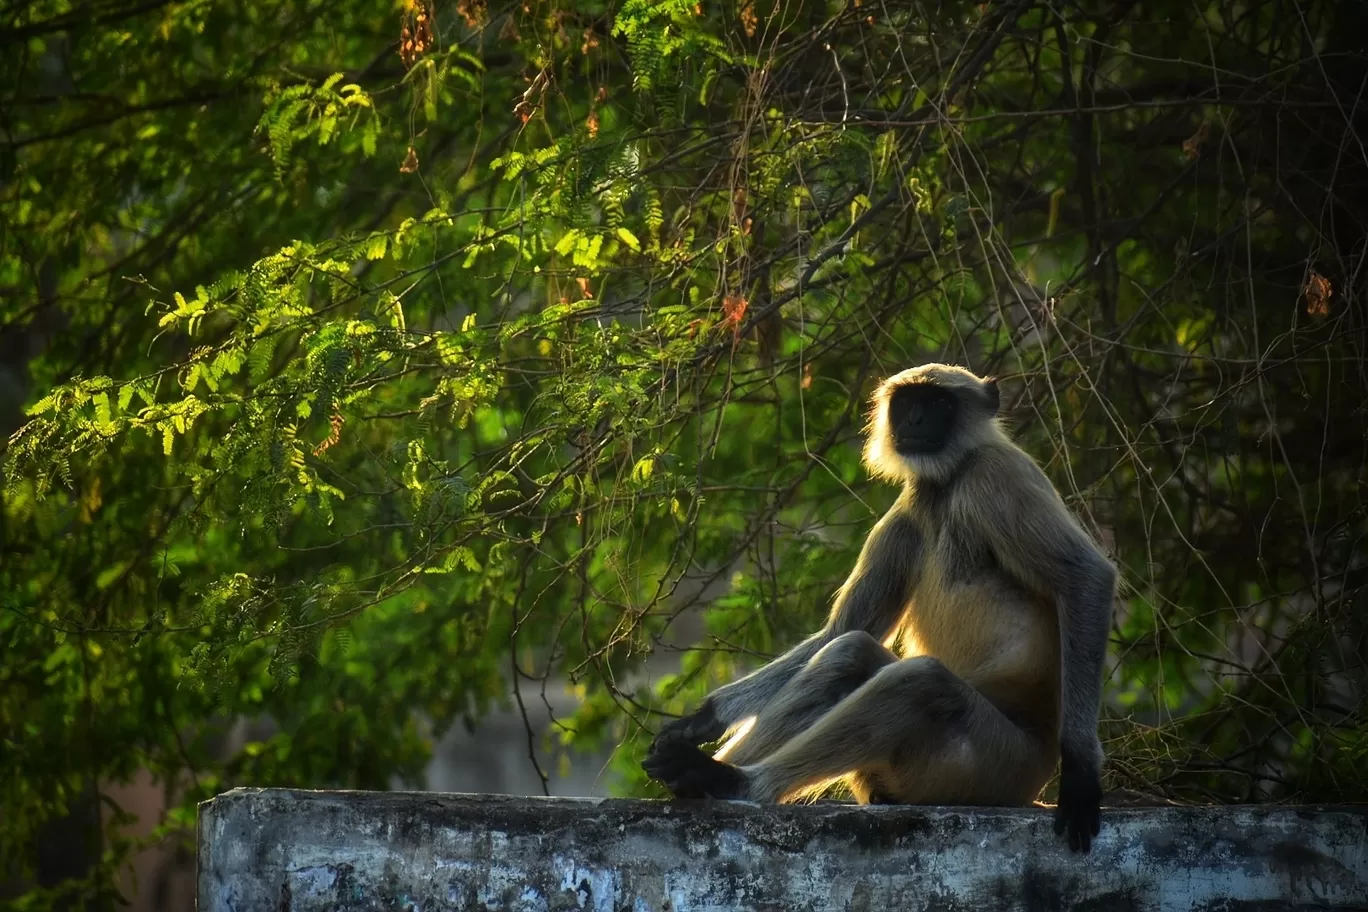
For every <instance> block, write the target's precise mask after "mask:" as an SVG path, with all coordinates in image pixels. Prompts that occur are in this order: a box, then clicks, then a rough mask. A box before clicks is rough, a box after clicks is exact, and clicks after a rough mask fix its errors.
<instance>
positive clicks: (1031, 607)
mask: <svg viewBox="0 0 1368 912" xmlns="http://www.w3.org/2000/svg"><path fill="white" fill-rule="evenodd" d="M928 545H929V547H928V548H927V561H926V564H925V566H924V567H923V568H922V569H923V572H922V574H921V575H920V579H919V581H918V585H917V586H916V588H915V589H914V591H913V594H912V598H911V600H910V602H909V604H908V609H907V613H906V615H905V617H904V620H903V625H902V637H901V644H900V645H901V649H900V651H901V652H902V653H903V654H904V655H932V656H935V657H936V658H938V659H940V660H941V661H942V662H943V663H944V664H945V665H946V666H947V667H948V668H950V669H951V670H952V671H954V672H955V673H957V674H960V675H980V674H981V675H992V676H1000V675H1001V676H1009V677H1015V676H1017V675H1019V674H1021V673H1022V672H1023V671H1025V670H1027V669H1038V668H1040V667H1042V665H1045V667H1048V662H1049V658H1048V657H1049V656H1051V655H1053V654H1054V653H1055V652H1056V650H1057V648H1058V647H1057V643H1058V637H1057V633H1056V629H1055V626H1054V624H1055V618H1054V614H1053V607H1052V606H1050V605H1047V604H1045V603H1044V602H1042V601H1041V600H1040V599H1039V598H1037V597H1035V596H1034V595H1033V594H1031V593H1030V592H1029V591H1027V590H1026V589H1025V587H1023V586H1021V585H1020V584H1019V583H1018V582H1017V581H1016V580H1014V579H1013V578H1012V577H1011V576H1010V574H1008V573H1007V572H1006V571H1005V570H1004V569H1003V568H1002V566H1001V565H1000V563H999V562H998V561H997V559H996V558H995V556H994V555H993V552H992V550H991V549H990V548H989V547H988V546H987V544H986V543H985V542H983V541H982V540H975V539H974V538H972V537H970V536H968V535H964V534H961V533H959V532H958V530H955V529H953V528H943V529H942V530H940V532H939V534H937V535H936V536H935V537H934V539H933V540H932V541H931V542H928ZM1042 660H1043V661H1042Z"/></svg>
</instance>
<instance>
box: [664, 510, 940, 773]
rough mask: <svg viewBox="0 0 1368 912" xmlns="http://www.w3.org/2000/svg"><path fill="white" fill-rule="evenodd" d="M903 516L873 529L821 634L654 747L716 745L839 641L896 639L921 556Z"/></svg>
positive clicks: (707, 703)
mask: <svg viewBox="0 0 1368 912" xmlns="http://www.w3.org/2000/svg"><path fill="white" fill-rule="evenodd" d="M905 514H906V510H905V505H904V503H903V502H902V501H901V500H899V502H898V503H897V504H896V505H895V506H894V507H893V508H892V509H890V510H889V511H888V512H887V513H886V514H884V516H883V517H882V518H881V519H880V520H879V521H878V522H877V523H875V525H874V528H873V529H872V530H871V531H870V533H869V537H868V538H867V539H865V543H864V547H863V548H862V549H861V550H860V557H859V560H857V561H856V562H855V569H854V570H853V571H852V572H851V574H850V576H849V577H848V578H847V579H846V581H845V583H844V584H843V585H842V586H841V588H840V590H839V591H838V592H837V593H836V600H835V603H834V604H833V606H832V609H831V615H830V617H829V618H828V619H827V623H826V625H825V626H824V627H823V628H822V629H821V630H819V631H817V632H816V633H814V634H812V635H811V636H809V637H808V638H807V639H805V640H803V641H802V642H801V643H799V644H798V645H797V646H794V647H793V648H792V649H790V650H789V651H788V652H786V653H784V654H783V655H781V656H780V657H779V658H777V659H775V660H774V661H772V662H770V663H769V664H768V665H765V666H764V667H762V668H760V669H758V670H756V671H754V672H752V673H751V674H749V675H747V676H745V677H744V678H741V679H739V680H737V681H733V682H732V683H730V684H727V685H725V686H723V687H720V688H718V689H717V690H715V691H713V692H712V693H711V694H710V695H709V696H708V698H707V699H706V700H704V701H703V704H702V705H701V706H699V707H698V709H697V710H695V711H694V712H693V713H691V714H689V715H687V716H684V717H683V718H680V719H676V720H675V721H673V722H670V723H668V724H666V725H665V726H663V727H662V728H661V730H660V733H659V734H658V735H657V736H656V741H657V742H660V741H664V740H673V739H683V740H687V741H689V742H691V743H693V744H701V743H703V742H705V741H715V740H717V739H718V738H721V737H722V735H724V734H725V733H726V731H727V730H728V729H729V728H731V727H732V726H733V725H735V724H736V723H738V722H740V721H741V720H743V719H745V718H747V717H749V716H753V715H756V714H757V713H759V712H760V710H761V709H763V708H764V707H765V705H766V704H767V703H768V702H769V701H770V700H771V699H772V698H773V697H774V695H775V694H777V693H778V692H779V691H780V690H781V689H782V688H783V686H784V685H785V684H787V683H788V682H789V679H790V678H792V677H793V676H794V675H795V674H797V672H798V671H799V670H800V669H801V668H803V666H805V665H806V664H807V663H808V662H809V661H810V660H811V659H812V657H813V656H814V655H816V654H817V651H818V650H820V649H821V648H822V647H823V646H825V645H826V644H828V643H830V642H831V641H832V640H834V639H836V637H838V636H840V635H841V634H843V633H849V632H851V631H855V630H862V631H864V632H865V633H868V634H870V635H871V636H873V637H874V638H875V639H878V640H882V639H883V638H884V637H886V636H888V635H889V634H890V633H892V632H893V627H894V625H895V624H897V622H898V619H899V618H900V617H901V615H902V612H903V609H904V608H905V607H906V604H907V599H908V598H909V596H910V595H911V592H912V589H913V587H914V585H915V583H916V577H917V574H918V572H919V570H920V563H921V554H922V536H921V532H920V531H919V530H918V529H917V527H916V526H915V525H914V524H913V523H912V521H911V520H909V519H908V518H907V516H906V515H905ZM653 747H654V745H653Z"/></svg>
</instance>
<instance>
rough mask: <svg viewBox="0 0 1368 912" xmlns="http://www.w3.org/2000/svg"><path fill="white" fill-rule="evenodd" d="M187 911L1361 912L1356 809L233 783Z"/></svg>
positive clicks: (1365, 902) (1367, 868) (1366, 903)
mask: <svg viewBox="0 0 1368 912" xmlns="http://www.w3.org/2000/svg"><path fill="white" fill-rule="evenodd" d="M198 896H199V909H200V910H201V912H242V910H258V909H260V910H274V912H313V910H324V909H326V910H371V909H375V910H379V909H402V910H415V912H416V910H422V912H434V910H447V909H451V910H476V909H479V910H483V909H508V910H548V912H549V910H561V909H592V910H604V912H619V910H630V912H644V910H669V912H692V910H733V909H764V910H771V909H772V910H806V909H841V910H852V912H853V910H877V912H893V910H904V909H906V910H934V912H997V910H1032V912H1034V910H1065V909H1072V910H1079V912H1082V910H1089V912H1106V910H1117V912H1151V910H1203V912H1275V910H1310V909H1318V910H1327V909H1337V910H1346V909H1368V808H1358V809H1353V808H1341V809H1314V808H1279V807H1272V806H1260V807H1235V808H1146V809H1135V808H1132V809H1107V810H1105V811H1104V816H1103V829H1102V834H1101V835H1100V836H1099V837H1098V839H1097V841H1096V842H1095V843H1094V846H1093V851H1092V854H1091V855H1088V856H1077V855H1073V854H1071V853H1069V851H1068V849H1067V848H1066V847H1064V846H1062V845H1061V844H1060V842H1059V840H1058V839H1057V838H1056V837H1055V836H1054V834H1053V831H1052V828H1051V826H1050V816H1049V812H1048V811H1046V810H1040V809H963V808H961V809H955V808H910V807H901V808H899V807H856V806H854V805H846V804H836V803H818V804H815V805H809V806H787V807H778V808H776V807H760V806H756V805H752V804H747V803H741V802H715V803H710V804H702V803H700V804H695V805H692V806H685V805H682V804H671V803H666V802H650V801H636V800H594V799H563V798H550V799H546V798H510V797H500V796H492V795H440V794H433V793H413V792H410V793H395V792H386V793H370V792H300V791H286V790H255V789H250V790H249V789H238V790H234V791H232V792H228V793H225V794H224V795H221V796H219V797H218V798H216V799H214V800H213V801H211V802H206V803H205V804H204V805H203V806H202V807H201V810H200V820H199V870H198Z"/></svg>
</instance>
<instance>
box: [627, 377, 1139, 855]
mask: <svg viewBox="0 0 1368 912" xmlns="http://www.w3.org/2000/svg"><path fill="white" fill-rule="evenodd" d="M997 413H998V390H997V384H996V382H995V381H993V380H991V379H982V378H980V377H978V376H976V375H975V374H973V373H970V372H969V371H967V370H965V369H963V368H960V367H954V366H950V365H944V364H927V365H923V366H921V367H916V368H912V369H910V370H906V371H903V372H902V373H899V374H897V375H895V376H893V377H891V378H889V379H888V380H887V381H885V382H884V383H883V384H882V385H881V386H880V387H879V389H878V391H877V392H876V393H875V395H874V397H873V408H872V410H871V413H870V423H869V436H868V440H867V442H866V445H865V449H864V461H865V464H866V466H867V467H868V468H869V470H870V471H871V472H872V473H873V474H874V475H876V476H880V477H883V478H885V479H889V480H892V481H897V482H901V483H902V485H903V492H902V496H900V497H899V498H898V500H897V502H896V503H895V504H894V505H893V507H892V508H891V509H890V510H889V511H888V512H887V513H886V514H885V515H884V516H883V517H882V518H881V519H880V520H879V521H878V523H877V524H875V526H874V528H873V530H872V531H871V532H870V534H869V537H868V539H867V540H866V541H865V543H864V547H863V550H862V551H861V552H860V557H859V560H858V561H857V562H856V564H855V569H854V571H853V572H852V573H851V574H850V577H849V578H848V579H847V580H846V581H845V584H844V585H842V586H841V588H840V590H839V591H838V592H837V594H836V599H835V604H834V606H833V607H832V610H831V615H830V617H829V618H828V620H827V623H826V625H825V626H824V627H823V628H822V629H821V630H819V631H818V632H817V633H815V634H813V635H812V636H810V637H808V638H807V639H806V640H804V641H803V642H801V643H799V644H798V645H797V646H795V647H794V648H793V649H791V650H789V651H788V652H787V653H785V654H784V655H782V656H780V657H779V658H777V659H775V660H774V661H773V662H771V663H769V664H768V665H765V666H764V667H762V668H760V669H759V670H757V671H755V672H753V673H752V674H750V675H748V676H746V677H744V678H741V679H740V680H737V681H734V682H732V683H731V684H728V685H726V686H724V687H721V688H719V689H717V690H715V691H714V692H713V693H712V694H710V695H709V696H708V697H707V699H706V700H705V701H704V702H703V703H702V705H701V706H699V707H698V708H697V709H696V710H695V711H694V712H693V713H691V714H689V715H687V716H685V717H683V718H680V719H676V720H674V721H672V722H670V723H668V724H667V725H665V726H664V727H663V728H662V729H661V731H660V733H659V734H658V735H657V736H656V739H655V741H654V742H653V743H652V744H651V747H650V750H649V751H648V753H647V756H646V758H645V760H644V761H643V762H642V766H643V768H644V769H645V770H646V772H647V773H648V774H649V775H650V776H651V777H652V778H654V779H656V780H658V781H660V782H662V783H663V784H664V785H665V786H666V787H667V788H668V789H669V790H670V791H671V792H672V793H673V794H674V795H675V796H677V797H681V798H701V797H711V798H736V799H748V800H752V801H761V802H777V801H792V800H796V799H799V798H802V797H803V796H805V795H810V794H814V793H817V792H820V791H821V790H822V789H824V788H825V787H827V786H828V785H831V784H833V783H835V782H837V781H841V780H844V781H845V782H846V783H847V784H848V785H849V787H850V790H851V791H852V792H853V793H854V795H855V798H856V800H857V801H859V802H860V803H862V804H866V803H884V804H967V805H1027V804H1030V803H1031V802H1032V801H1033V800H1034V799H1035V797H1036V796H1037V795H1038V794H1039V792H1040V790H1041V788H1042V787H1044V785H1045V783H1046V781H1048V779H1049V778H1050V776H1051V774H1052V773H1053V772H1054V769H1055V763H1056V761H1058V762H1059V764H1060V786H1059V804H1058V806H1057V809H1056V812H1055V832H1056V833H1064V832H1066V831H1067V834H1068V835H1067V839H1068V843H1069V846H1070V847H1071V848H1072V849H1074V850H1075V851H1083V852H1087V851H1089V850H1090V848H1091V845H1092V837H1093V836H1095V835H1096V834H1097V833H1098V830H1099V828H1100V825H1101V810H1100V806H1101V799H1102V778H1101V768H1102V745H1101V743H1100V742H1099V740H1098V737H1097V721H1098V713H1099V709H1100V703H1101V692H1102V666H1103V661H1104V659H1105V655H1106V650H1107V636H1108V632H1109V630H1110V626H1111V616H1112V602H1113V600H1114V598H1115V596H1116V586H1117V572H1116V569H1115V567H1114V566H1113V565H1112V563H1111V562H1110V561H1109V560H1108V559H1107V558H1106V557H1105V556H1104V555H1103V554H1102V552H1101V550H1100V549H1099V548H1098V546H1097V545H1096V544H1095V543H1094V542H1093V541H1092V539H1091V538H1090V537H1089V536H1088V534H1087V533H1086V532H1085V531H1084V530H1083V528H1082V526H1080V525H1079V523H1078V522H1077V520H1076V519H1075V518H1074V517H1073V516H1072V515H1071V514H1070V513H1069V511H1068V508H1067V507H1066V506H1065V504H1064V502H1063V500H1062V499H1061V498H1060V496H1059V494H1058V492H1057V491H1056V490H1055V489H1054V486H1053V485H1051V484H1050V482H1049V480H1048V479H1047V478H1046V477H1045V474H1044V472H1042V471H1041V470H1040V468H1039V466H1037V465H1036V463H1035V462H1034V461H1032V460H1031V458H1030V457H1029V456H1027V455H1026V453H1024V452H1023V451H1022V450H1021V449H1020V448H1019V447H1017V446H1016V445H1015V444H1014V443H1012V442H1011V441H1010V440H1009V439H1008V438H1007V437H1006V435H1005V434H1004V433H1003V431H1002V429H1001V427H999V424H998V419H997ZM748 720H749V721H751V722H752V724H751V726H750V728H749V729H743V728H742V724H743V723H745V722H747V721H748ZM729 732H736V733H737V734H735V735H734V736H733V738H732V739H731V741H730V742H729V743H728V744H726V745H724V746H723V748H722V750H720V751H718V753H717V755H716V756H710V755H709V754H708V753H707V752H705V751H704V750H702V749H701V748H700V747H699V745H700V744H703V743H706V742H712V741H717V740H719V739H720V738H722V737H723V736H724V735H727V734H728V733H729Z"/></svg>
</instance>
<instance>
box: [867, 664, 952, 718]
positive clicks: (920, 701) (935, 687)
mask: <svg viewBox="0 0 1368 912" xmlns="http://www.w3.org/2000/svg"><path fill="white" fill-rule="evenodd" d="M870 683H871V687H872V688H873V689H875V690H877V691H879V692H887V693H890V694H896V695H897V697H898V699H899V701H901V700H902V699H904V698H905V699H906V700H907V704H906V705H908V706H911V707H914V711H915V712H916V714H917V716H918V720H917V721H918V722H920V723H921V724H922V725H933V726H937V727H940V726H944V727H947V728H953V727H955V726H959V725H963V724H964V723H965V722H966V720H967V719H968V718H969V715H970V713H971V712H972V711H973V704H974V697H975V696H976V695H975V693H974V690H973V688H972V687H970V686H969V685H968V684H967V683H966V682H965V681H964V679H963V678H960V677H959V676H958V675H956V674H955V673H954V672H953V671H951V670H950V669H949V668H946V667H945V665H944V664H943V663H942V662H941V661H940V660H939V659H937V658H934V657H933V656H916V657H914V658H911V659H903V660H902V661H901V662H897V663H895V664H892V665H888V666H886V667H885V668H883V669H882V670H880V671H879V673H878V674H877V675H875V676H874V678H873V680H872V681H871V682H870Z"/></svg>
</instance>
